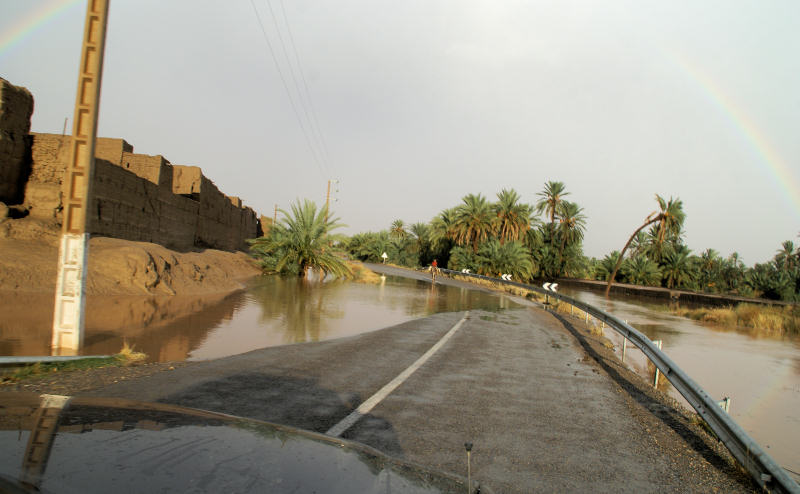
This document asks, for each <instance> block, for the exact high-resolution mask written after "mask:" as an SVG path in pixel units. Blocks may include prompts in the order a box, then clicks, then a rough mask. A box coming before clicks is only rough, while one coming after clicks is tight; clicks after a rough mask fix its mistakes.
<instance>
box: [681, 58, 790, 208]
mask: <svg viewBox="0 0 800 494" xmlns="http://www.w3.org/2000/svg"><path fill="white" fill-rule="evenodd" d="M668 56H669V58H671V59H672V60H673V61H674V62H675V63H676V65H678V67H680V69H681V70H682V71H683V72H684V73H685V74H686V75H687V76H688V77H689V78H691V79H692V81H694V82H696V83H697V84H699V85H700V86H701V87H702V89H703V90H704V92H705V93H706V95H707V96H708V98H709V99H710V100H711V101H712V102H713V103H714V104H715V106H716V107H717V108H718V109H719V110H720V112H721V113H722V114H723V115H725V116H727V117H728V119H729V121H730V122H732V123H733V125H734V127H735V128H736V129H737V131H738V132H739V133H740V134H741V135H743V136H744V139H745V141H746V142H747V143H748V144H749V145H750V147H751V148H752V149H753V151H754V152H755V154H756V155H757V156H759V157H760V160H761V161H762V162H763V163H764V164H765V165H766V167H767V168H768V169H769V171H770V175H771V176H772V178H773V180H774V181H775V183H776V186H777V187H778V189H780V190H781V191H782V193H783V194H784V196H785V197H786V199H787V201H788V202H789V204H790V205H791V206H793V212H794V215H795V217H797V218H800V180H798V177H797V176H796V174H795V172H794V171H793V170H792V169H790V168H789V165H788V164H787V163H786V161H785V160H784V159H783V158H782V157H781V155H780V154H778V152H777V151H776V150H775V149H774V147H773V146H772V145H771V144H770V142H769V140H768V139H767V137H766V136H765V135H764V134H763V132H761V130H759V128H758V127H757V126H756V125H755V123H753V122H752V120H751V119H750V118H748V116H747V114H746V113H745V112H744V111H743V110H742V109H741V108H739V107H738V106H737V105H736V104H735V103H734V102H733V100H732V99H731V98H729V97H728V96H727V95H726V94H725V92H724V91H723V90H722V88H721V87H720V86H719V85H718V84H716V83H715V82H714V80H712V79H711V78H710V77H709V76H708V75H707V74H705V73H703V72H702V71H701V70H700V69H699V68H698V67H697V66H695V65H692V64H691V63H690V62H689V61H688V60H687V59H686V57H683V56H681V55H680V54H677V53H674V52H672V53H669V54H668Z"/></svg>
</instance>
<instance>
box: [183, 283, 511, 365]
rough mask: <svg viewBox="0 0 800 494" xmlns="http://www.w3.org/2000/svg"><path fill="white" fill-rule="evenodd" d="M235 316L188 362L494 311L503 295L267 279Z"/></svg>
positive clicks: (427, 287) (412, 285)
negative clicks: (440, 316)
mask: <svg viewBox="0 0 800 494" xmlns="http://www.w3.org/2000/svg"><path fill="white" fill-rule="evenodd" d="M246 298H247V302H246V303H245V304H243V306H242V307H241V308H240V309H239V310H238V311H237V313H236V317H235V319H234V320H232V321H230V322H229V323H228V322H225V323H222V324H220V325H218V326H217V327H215V328H213V329H212V330H210V331H209V332H208V334H207V336H206V338H205V341H203V342H202V344H201V345H199V346H198V347H197V348H195V349H193V350H192V351H191V353H190V354H189V356H188V358H189V360H203V359H210V358H218V357H221V356H225V355H234V354H238V353H243V352H246V351H249V350H252V349H255V348H264V347H268V346H277V345H286V344H292V343H302V342H307V341H321V340H325V339H331V338H341V337H345V336H352V335H356V334H360V333H364V332H366V331H373V330H376V329H380V328H384V327H387V326H392V325H395V324H400V323H402V322H405V321H408V320H410V319H414V318H417V317H423V316H426V315H430V314H433V313H436V312H447V311H458V310H467V309H478V308H482V309H492V310H494V309H498V308H502V307H508V306H509V304H510V303H511V302H510V301H509V300H508V299H507V297H505V296H502V295H495V294H491V293H485V292H476V291H472V290H466V289H463V288H455V287H449V286H441V285H437V286H435V287H432V286H431V285H430V284H429V283H426V282H422V281H416V280H408V279H405V278H395V277H391V276H390V277H387V278H386V279H385V280H383V281H382V282H381V283H380V284H378V285H377V286H376V285H371V284H359V283H350V282H343V281H336V280H332V281H326V282H325V283H318V282H313V281H312V282H309V281H308V280H304V279H300V278H294V277H291V278H281V277H277V276H272V277H266V278H263V279H262V280H260V281H259V282H258V284H256V285H254V286H253V287H251V288H250V289H249V290H248V291H247V293H246Z"/></svg>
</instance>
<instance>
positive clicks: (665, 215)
mask: <svg viewBox="0 0 800 494" xmlns="http://www.w3.org/2000/svg"><path fill="white" fill-rule="evenodd" d="M656 202H658V207H659V211H653V212H652V213H650V214H649V215H648V216H647V218H645V220H644V223H642V226H640V227H639V228H637V229H636V230H635V231H634V232H633V235H631V236H630V238H629V239H628V241H627V242H625V247H623V248H622V252H620V256H619V260H618V261H617V265H616V266H614V271H612V272H611V276H610V277H609V279H608V285H606V297H608V294H609V293H610V292H611V285H612V283H614V277H615V276H616V275H617V271H618V270H619V267H620V266H621V265H622V261H623V259H624V258H625V251H626V250H628V246H629V245H630V244H631V242H632V241H633V238H634V237H635V236H636V235H637V234H638V233H639V232H640V231H642V230H644V229H645V228H646V227H647V226H649V225H655V229H654V237H655V239H656V241H659V242H661V243H662V244H663V242H664V240H665V239H666V238H667V236H668V235H669V236H673V235H678V234H679V233H680V230H681V227H682V226H683V220H684V219H685V218H686V213H684V212H683V203H682V202H681V200H680V199H678V198H676V199H673V198H671V197H670V198H669V201H665V200H664V198H662V197H661V196H660V195H658V194H656Z"/></svg>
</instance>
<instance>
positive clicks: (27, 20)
mask: <svg viewBox="0 0 800 494" xmlns="http://www.w3.org/2000/svg"><path fill="white" fill-rule="evenodd" d="M81 3H85V0H49V1H45V2H42V3H41V5H40V6H39V7H38V8H36V9H33V10H31V11H30V12H29V13H28V14H27V15H26V16H25V17H24V18H22V19H20V20H18V21H17V22H16V23H15V25H14V26H13V27H12V28H11V29H9V30H7V31H6V32H4V33H0V55H2V54H3V53H6V52H7V51H8V50H10V49H12V48H13V47H14V46H16V45H17V44H19V43H20V42H21V41H23V40H24V39H26V38H28V37H29V36H30V35H31V34H32V33H34V32H36V31H37V30H39V29H40V28H41V27H42V26H44V25H46V24H47V23H48V22H50V21H51V20H53V19H54V18H56V17H58V16H59V15H60V14H61V13H62V12H64V11H66V10H69V9H70V8H72V7H75V6H76V5H78V4H81Z"/></svg>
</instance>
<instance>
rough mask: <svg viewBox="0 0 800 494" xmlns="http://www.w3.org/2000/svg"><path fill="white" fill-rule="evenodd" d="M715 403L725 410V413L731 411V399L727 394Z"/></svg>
mask: <svg viewBox="0 0 800 494" xmlns="http://www.w3.org/2000/svg"><path fill="white" fill-rule="evenodd" d="M717 405H719V407H720V408H721V409H723V410H725V413H728V414H730V413H731V399H730V398H729V397H728V396H726V397H725V398H723V399H721V400H719V401H718V402H717Z"/></svg>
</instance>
